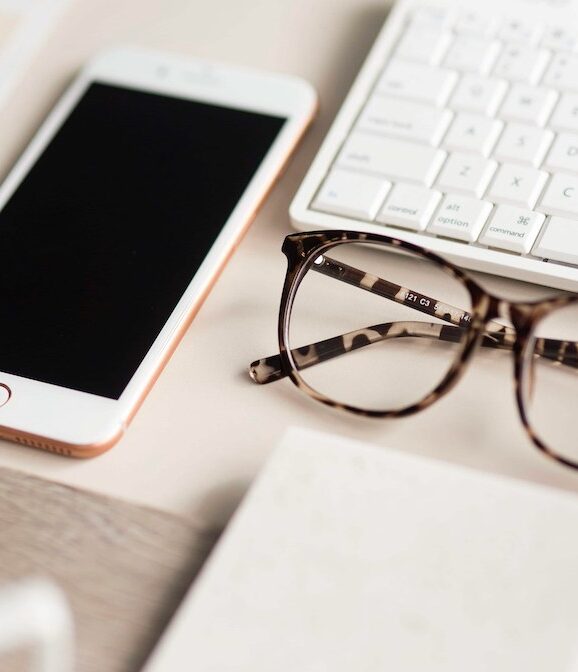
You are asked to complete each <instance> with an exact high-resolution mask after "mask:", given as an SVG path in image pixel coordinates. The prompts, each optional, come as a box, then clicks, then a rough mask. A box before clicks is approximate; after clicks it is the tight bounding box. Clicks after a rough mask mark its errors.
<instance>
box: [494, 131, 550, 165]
mask: <svg viewBox="0 0 578 672" xmlns="http://www.w3.org/2000/svg"><path fill="white" fill-rule="evenodd" d="M553 139H554V133H552V131H549V130H545V129H541V128H536V127H535V126H526V125H525V124H514V123H510V124H508V125H507V126H506V129H505V130H504V132H503V133H502V137H501V138H500V141H499V142H498V146H497V147H496V149H495V150H494V154H493V155H494V158H496V159H497V160H498V161H504V162H507V161H513V162H515V163H525V164H529V165H532V166H536V167H537V166H539V165H540V163H541V162H542V159H543V158H544V155H545V154H546V152H547V151H548V148H549V147H550V145H551V144H552V140H553Z"/></svg>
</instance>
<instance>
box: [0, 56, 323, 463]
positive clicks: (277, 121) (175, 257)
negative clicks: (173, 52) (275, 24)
mask: <svg viewBox="0 0 578 672" xmlns="http://www.w3.org/2000/svg"><path fill="white" fill-rule="evenodd" d="M315 109H316V96H315V93H314V91H313V89H312V88H311V86H310V85H308V84H307V83H306V82H304V81H302V80H300V79H297V78H295V77H289V76H284V75H277V74H267V73H261V72H254V71H251V70H246V69H241V68H232V67H225V66H221V65H215V64H212V63H207V62H203V61H195V60H189V59H182V58H178V57H174V56H167V55H162V54H157V53H154V52H150V51H143V50H139V49H119V50H114V51H110V52H106V53H104V54H103V55H101V56H100V57H98V58H96V59H95V60H94V61H93V62H91V63H90V64H89V65H88V67H87V68H86V69H85V70H84V71H83V72H82V74H81V75H80V76H79V78H78V79H77V80H76V81H75V82H74V83H73V84H72V86H71V87H70V88H69V89H68V90H67V92H66V93H65V94H64V96H63V97H62V99H61V100H60V101H59V102H58V104H57V105H56V107H55V108H54V110H53V111H52V112H51V114H50V115H49V116H48V118H47V119H46V121H45V122H44V124H43V125H42V126H41V128H40V130H39V131H38V132H37V134H36V135H35V137H34V139H33V140H32V142H31V143H30V145H29V146H28V148H27V149H26V150H25V152H24V154H23V155H22V157H21V158H20V159H19V161H18V162H17V163H16V165H15V167H14V168H13V170H12V171H11V173H10V174H9V175H8V177H7V178H6V180H5V182H4V183H3V185H2V187H1V188H0V250H2V262H1V263H0V291H1V296H2V300H1V301H0V315H1V321H0V323H1V325H2V328H1V329H0V437H2V438H7V439H11V440H14V441H18V442H20V443H24V444H27V445H32V446H34V447H37V448H42V449H45V450H49V451H53V452H57V453H61V454H64V455H74V456H79V457H80V456H86V457H88V456H92V455H95V454H98V453H100V452H102V451H103V450H105V449H106V448H108V447H110V446H111V445H113V444H114V443H115V442H116V441H117V440H118V439H119V438H120V436H121V435H122V433H123V432H124V430H125V429H126V427H127V425H128V423H129V421H130V420H131V418H132V417H133V415H134V413H135V412H136V410H137V408H138V406H139V404H140V402H141V401H142V400H143V398H144V396H145V395H146V393H147V392H148V390H149V389H150V387H151V386H152V384H153V382H154V380H155V379H156V377H157V375H158V374H159V373H160V370H161V369H162V367H163V365H164V364H165V363H166V361H167V359H168V358H169V356H170V355H171V353H172V352H173V350H174V348H175V347H176V344H177V343H178V341H179V339H180V337H181V336H182V334H183V333H184V331H185V329H186V327H187V326H188V324H189V323H190V321H191V319H192V317H193V315H194V313H195V312H196V310H197V309H198V308H199V306H200V304H201V302H202V301H203V299H204V297H205V296H206V295H207V292H208V291H209V289H210V287H211V285H212V283H213V282H214V281H215V279H216V277H217V275H218V273H219V271H220V270H221V268H222V267H223V265H224V263H225V262H226V260H227V259H228V257H229V256H230V255H231V253H232V251H233V249H234V247H235V245H236V244H237V243H238V241H239V239H240V237H241V235H242V233H243V232H244V230H245V229H246V227H247V226H248V224H249V222H250V221H251V219H252V218H253V216H254V214H255V211H256V209H257V207H258V206H259V205H260V203H261V201H262V200H263V199H264V197H265V195H266V194H267V192H268V190H269V188H270V187H271V185H272V183H273V182H274V180H275V178H276V177H277V176H278V175H279V173H280V171H281V169H282V167H283V165H284V163H285V162H286V160H287V159H288V157H289V155H290V153H291V151H292V150H293V148H294V147H295V146H296V144H297V142H298V140H299V138H300V136H301V135H302V133H303V132H304V130H305V128H306V127H307V125H308V123H309V121H310V120H311V118H312V116H313V114H314V111H315Z"/></svg>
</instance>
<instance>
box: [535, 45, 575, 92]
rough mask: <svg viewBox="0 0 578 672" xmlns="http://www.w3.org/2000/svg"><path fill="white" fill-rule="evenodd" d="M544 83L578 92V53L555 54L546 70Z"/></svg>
mask: <svg viewBox="0 0 578 672" xmlns="http://www.w3.org/2000/svg"><path fill="white" fill-rule="evenodd" d="M543 84H544V85H545V86H551V87H553V88H555V89H561V90H563V91H574V92H575V93H578V55H576V54H570V53H560V54H554V58H553V59H552V62H551V63H550V67H549V68H548V70H547V71H546V74H545V76H544V81H543Z"/></svg>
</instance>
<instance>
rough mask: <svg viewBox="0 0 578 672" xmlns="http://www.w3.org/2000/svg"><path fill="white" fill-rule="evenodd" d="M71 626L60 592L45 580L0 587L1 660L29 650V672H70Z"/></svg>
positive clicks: (71, 663)
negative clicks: (11, 652) (7, 654)
mask: <svg viewBox="0 0 578 672" xmlns="http://www.w3.org/2000/svg"><path fill="white" fill-rule="evenodd" d="M73 632H74V628H73V623H72V617H71V614H70V610H69V608H68V604H67V602H66V599H65V597H64V594H63V593H62V591H61V590H60V589H59V588H57V587H56V586H55V585H54V584H53V583H51V582H50V581H47V580H45V579H28V580H24V581H20V582H18V583H14V584H10V585H9V586H6V587H4V588H0V660H1V656H2V654H3V653H4V652H6V651H8V650H11V649H17V648H23V647H24V648H26V647H31V648H32V649H33V659H32V660H33V663H32V664H33V667H32V671H31V672H72V669H73Z"/></svg>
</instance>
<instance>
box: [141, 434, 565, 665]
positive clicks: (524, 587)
mask: <svg viewBox="0 0 578 672" xmlns="http://www.w3.org/2000/svg"><path fill="white" fill-rule="evenodd" d="M577 478H578V475H577ZM145 670H146V672H179V671H181V670H187V671H188V670H191V671H193V670H194V671H195V672H233V671H234V672H346V671H347V672H353V671H355V672H442V671H443V672H464V671H466V670H467V672H490V671H491V672H522V671H523V672H546V671H547V672H575V671H576V670H578V498H577V497H575V496H573V495H570V494H567V493H561V492H557V491H554V490H550V489H546V488H543V487H539V486H534V485H530V484H526V483H522V482H517V481H513V480H507V479H502V478H498V477H495V476H492V475H487V474H481V473H477V472H474V471H470V470H467V469H464V468H462V467H457V466H453V465H448V464H445V463H441V462H437V461H431V460H426V459H424V458H420V457H414V456H408V455H404V454H403V453H400V452H393V451H387V450H384V449H381V448H376V447H371V446H368V445H364V444H361V443H357V442H354V441H350V440H345V439H342V438H337V437H332V436H328V435H323V434H319V433H313V432H308V431H304V430H292V431H290V432H289V433H288V435H286V437H285V439H284V441H283V443H282V445H281V446H280V447H279V448H278V449H277V450H276V452H275V453H274V455H273V457H272V458H271V460H270V461H269V462H268V464H267V466H266V467H265V469H264V470H263V472H262V473H261V475H260V476H259V477H258V479H257V481H256V483H255V484H254V485H253V487H252V488H251V490H250V492H249V494H248V495H247V497H246V499H245V500H244V502H243V503H242V505H241V507H240V509H239V510H238V512H237V513H236V515H235V516H234V519H233V520H232V522H231V524H230V526H229V527H228V528H227V530H226V532H225V534H224V535H223V537H222V539H221V540H220V542H219V544H218V546H217V548H216V549H215V551H214V553H213V554H212V556H211V557H210V558H209V561H208V563H207V565H206V566H205V568H204V570H203V572H202V574H201V576H200V578H199V579H198V580H197V582H196V583H195V585H194V587H193V589H192V590H191V592H190V593H189V595H188V596H187V597H186V599H185V601H184V602H183V604H182V606H181V608H180V609H179V611H178V612H177V615H176V617H175V618H174V620H173V622H172V624H171V625H170V627H169V628H168V630H167V632H166V633H165V635H164V637H163V638H162V639H161V642H160V645H159V646H158V648H157V650H156V651H155V653H154V654H153V657H152V658H151V660H150V661H149V663H148V665H147V666H146V668H145Z"/></svg>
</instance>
